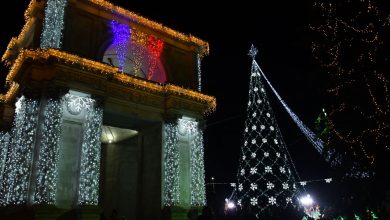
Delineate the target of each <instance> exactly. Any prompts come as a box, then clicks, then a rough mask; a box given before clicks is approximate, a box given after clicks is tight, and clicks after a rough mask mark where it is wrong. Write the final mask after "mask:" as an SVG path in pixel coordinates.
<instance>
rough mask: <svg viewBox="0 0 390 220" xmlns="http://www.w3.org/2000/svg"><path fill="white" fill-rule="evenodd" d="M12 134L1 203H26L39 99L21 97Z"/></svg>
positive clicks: (0, 197) (1, 191)
mask: <svg viewBox="0 0 390 220" xmlns="http://www.w3.org/2000/svg"><path fill="white" fill-rule="evenodd" d="M18 105H20V109H19V110H18V111H17V112H16V115H15V119H14V123H13V129H12V132H11V133H12V135H11V136H12V137H11V139H10V142H9V147H8V153H7V159H6V161H5V166H4V170H3V173H2V175H3V179H2V183H1V189H0V204H1V205H10V204H15V205H20V204H26V203H27V191H28V183H29V176H30V172H31V166H32V152H33V147H34V146H33V145H34V140H35V132H36V129H35V128H36V125H37V117H38V101H36V100H34V99H30V98H25V97H24V96H22V97H21V98H20V99H19V100H18Z"/></svg>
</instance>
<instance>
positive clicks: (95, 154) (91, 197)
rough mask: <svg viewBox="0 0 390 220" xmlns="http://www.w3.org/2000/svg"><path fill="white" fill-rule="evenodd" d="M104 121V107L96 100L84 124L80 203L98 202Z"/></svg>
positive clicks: (93, 203)
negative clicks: (101, 139)
mask: <svg viewBox="0 0 390 220" xmlns="http://www.w3.org/2000/svg"><path fill="white" fill-rule="evenodd" d="M102 122H103V108H102V107H101V106H99V105H97V103H96V101H95V100H94V105H93V108H92V109H91V110H88V111H87V114H86V118H85V124H84V127H85V128H84V135H83V142H82V145H81V165H80V187H79V199H78V202H79V204H86V205H97V204H98V198H99V175H100V148H101V143H100V136H101V133H102Z"/></svg>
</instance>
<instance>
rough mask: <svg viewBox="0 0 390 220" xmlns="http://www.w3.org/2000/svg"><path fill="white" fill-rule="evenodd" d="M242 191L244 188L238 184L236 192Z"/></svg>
mask: <svg viewBox="0 0 390 220" xmlns="http://www.w3.org/2000/svg"><path fill="white" fill-rule="evenodd" d="M243 189H244V187H243V186H242V184H241V183H240V184H239V185H238V190H239V191H242V190H243Z"/></svg>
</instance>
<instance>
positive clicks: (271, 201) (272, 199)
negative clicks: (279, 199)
mask: <svg viewBox="0 0 390 220" xmlns="http://www.w3.org/2000/svg"><path fill="white" fill-rule="evenodd" d="M268 202H269V204H271V205H276V199H275V198H274V197H273V196H271V197H269V199H268Z"/></svg>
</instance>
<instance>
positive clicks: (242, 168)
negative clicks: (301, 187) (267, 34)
mask: <svg viewBox="0 0 390 220" xmlns="http://www.w3.org/2000/svg"><path fill="white" fill-rule="evenodd" d="M256 53H257V50H256V49H255V48H254V47H253V45H252V48H251V50H250V53H249V55H250V56H251V57H252V59H253V62H252V71H251V78H250V85H249V101H248V108H247V119H246V121H245V131H244V144H243V146H242V148H241V155H240V163H239V170H238V174H237V177H238V183H237V185H236V187H237V190H236V192H237V197H238V205H240V206H242V208H243V209H244V210H251V211H252V212H253V214H254V215H256V217H257V218H262V217H264V218H266V219H270V217H272V216H273V215H274V214H275V213H276V212H277V211H280V210H281V209H282V208H283V207H286V206H287V205H288V204H289V203H291V202H292V199H293V196H294V194H295V191H296V186H295V184H294V182H295V180H294V175H293V170H291V166H292V165H293V164H292V163H290V160H289V159H290V157H289V154H288V152H287V149H286V145H285V143H284V141H283V138H282V135H281V132H280V130H279V128H278V125H277V123H276V120H275V117H274V115H273V112H272V109H271V106H270V103H269V101H268V98H267V95H266V92H265V88H264V86H263V84H262V82H261V69H260V68H259V66H258V65H257V63H256V61H255V55H256ZM294 170H295V169H294Z"/></svg>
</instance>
